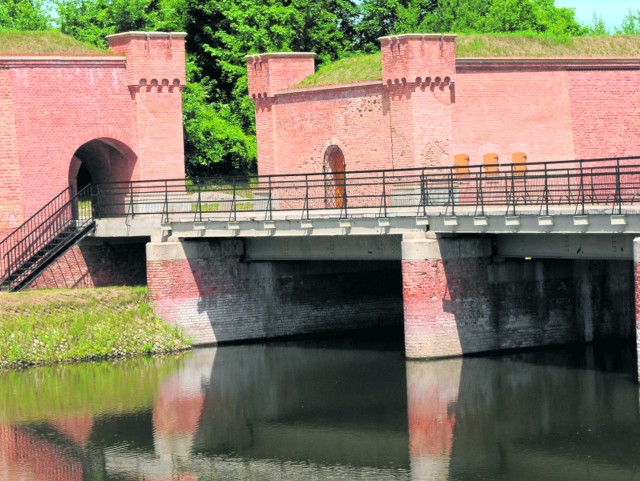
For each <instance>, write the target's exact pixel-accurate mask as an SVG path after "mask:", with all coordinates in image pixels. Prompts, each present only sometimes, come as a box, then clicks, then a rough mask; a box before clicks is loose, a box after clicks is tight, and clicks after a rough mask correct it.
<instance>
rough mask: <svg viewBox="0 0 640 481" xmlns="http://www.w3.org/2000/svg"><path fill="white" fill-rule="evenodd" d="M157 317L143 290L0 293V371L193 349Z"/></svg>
mask: <svg viewBox="0 0 640 481" xmlns="http://www.w3.org/2000/svg"><path fill="white" fill-rule="evenodd" d="M189 346H190V343H189V341H188V340H187V339H185V338H184V336H183V335H182V334H181V333H180V332H179V331H178V330H177V329H176V328H175V327H172V326H170V325H168V324H166V323H165V322H163V321H162V320H160V318H158V316H156V314H155V313H154V311H153V307H152V306H151V305H150V304H149V302H148V299H147V290H146V288H144V287H113V288H100V289H73V290H64V289H52V290H31V291H25V292H20V293H15V294H1V295H0V369H1V368H12V367H22V366H30V365H37V364H48V363H57V362H72V361H90V360H96V359H107V358H116V357H128V356H136V355H143V354H156V353H165V352H170V351H178V350H183V349H188V348H189Z"/></svg>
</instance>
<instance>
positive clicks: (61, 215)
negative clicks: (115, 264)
mask: <svg viewBox="0 0 640 481" xmlns="http://www.w3.org/2000/svg"><path fill="white" fill-rule="evenodd" d="M91 192H92V186H91V185H88V186H86V187H85V188H83V189H82V190H80V191H79V192H77V193H75V189H74V188H73V187H72V186H69V187H67V188H66V189H65V190H63V191H62V192H60V194H58V195H57V196H56V197H54V198H53V199H52V200H51V201H50V202H49V203H48V204H46V205H45V206H44V207H43V208H42V209H40V210H39V211H38V212H36V213H35V214H34V215H32V216H31V217H30V218H29V219H27V220H26V221H25V222H24V223H23V224H22V225H21V226H20V227H18V228H17V229H16V230H14V231H13V232H12V233H11V234H9V235H8V236H7V237H6V238H5V239H4V240H3V241H2V242H0V262H1V265H0V289H1V290H4V291H10V292H15V291H19V290H22V289H24V288H25V287H27V286H28V285H29V284H31V283H32V282H33V281H34V280H35V279H36V278H37V277H38V276H39V275H40V274H41V273H42V272H43V271H44V270H45V269H46V268H47V267H49V266H50V265H51V264H52V263H53V262H55V261H56V260H57V259H58V258H60V257H61V256H62V255H63V254H64V253H65V252H66V251H67V250H69V249H70V248H71V247H72V246H73V245H75V244H76V243H77V242H79V241H80V240H81V239H82V238H83V237H84V236H86V235H87V234H88V233H89V232H91V230H93V228H94V226H95V221H94V217H93V206H92V195H91Z"/></svg>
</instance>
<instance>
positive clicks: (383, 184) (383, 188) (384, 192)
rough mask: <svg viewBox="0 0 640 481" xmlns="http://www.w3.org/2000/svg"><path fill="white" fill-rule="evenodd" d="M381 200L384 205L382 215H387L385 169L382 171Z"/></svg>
mask: <svg viewBox="0 0 640 481" xmlns="http://www.w3.org/2000/svg"><path fill="white" fill-rule="evenodd" d="M382 202H383V206H384V217H385V218H386V217H387V176H386V173H385V171H384V170H383V171H382Z"/></svg>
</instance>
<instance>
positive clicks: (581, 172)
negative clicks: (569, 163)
mask: <svg viewBox="0 0 640 481" xmlns="http://www.w3.org/2000/svg"><path fill="white" fill-rule="evenodd" d="M580 204H581V213H582V215H584V171H583V169H582V160H581V161H580Z"/></svg>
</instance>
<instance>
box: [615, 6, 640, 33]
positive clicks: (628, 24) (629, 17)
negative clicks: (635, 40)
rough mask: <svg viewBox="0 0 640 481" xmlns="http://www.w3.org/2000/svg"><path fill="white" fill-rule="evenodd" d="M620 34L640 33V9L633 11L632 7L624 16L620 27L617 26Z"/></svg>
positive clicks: (617, 31)
mask: <svg viewBox="0 0 640 481" xmlns="http://www.w3.org/2000/svg"><path fill="white" fill-rule="evenodd" d="M616 33H617V34H619V35H638V34H640V10H636V13H633V12H632V11H631V9H629V11H628V12H627V14H626V15H625V16H624V17H623V19H622V22H621V23H620V28H616Z"/></svg>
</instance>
